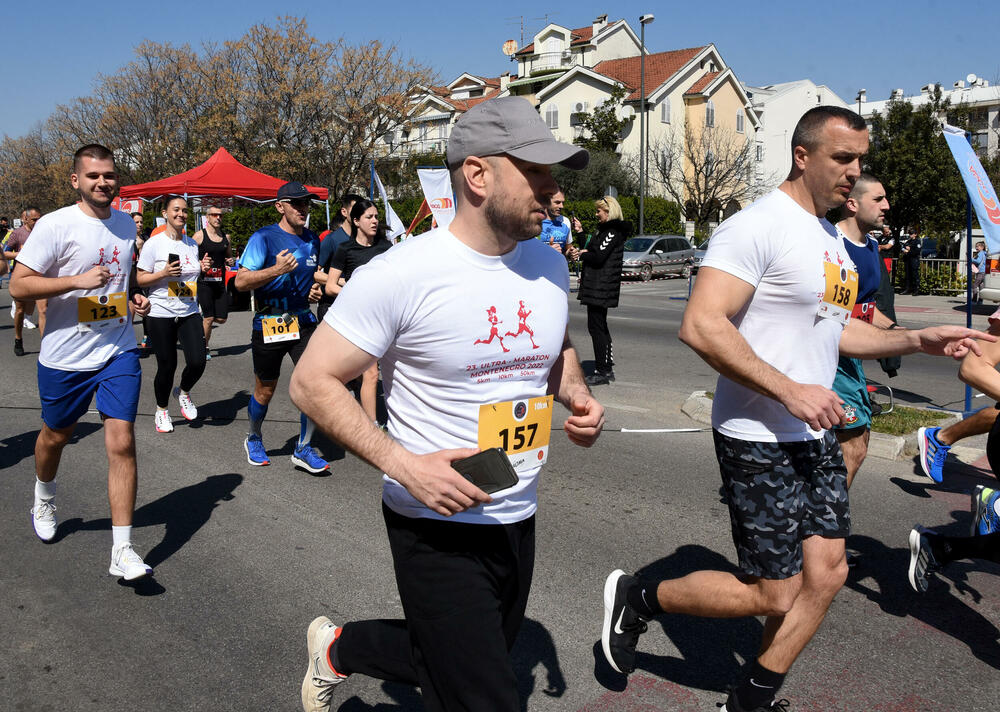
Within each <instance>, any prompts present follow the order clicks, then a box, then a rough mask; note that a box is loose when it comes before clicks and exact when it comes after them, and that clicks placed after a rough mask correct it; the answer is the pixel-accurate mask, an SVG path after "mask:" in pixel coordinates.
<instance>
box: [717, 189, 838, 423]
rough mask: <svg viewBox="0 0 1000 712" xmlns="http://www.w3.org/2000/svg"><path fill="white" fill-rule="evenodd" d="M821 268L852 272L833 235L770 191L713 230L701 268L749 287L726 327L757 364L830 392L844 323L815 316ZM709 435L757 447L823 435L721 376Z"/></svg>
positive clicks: (823, 279) (822, 222)
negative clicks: (712, 431) (745, 345)
mask: <svg viewBox="0 0 1000 712" xmlns="http://www.w3.org/2000/svg"><path fill="white" fill-rule="evenodd" d="M824 263H831V264H832V265H835V266H836V267H837V270H836V272H837V273H847V272H850V273H853V270H854V263H853V262H852V261H851V258H850V257H849V256H848V254H847V249H846V248H845V247H844V245H843V242H842V241H841V238H840V236H839V235H837V230H836V228H834V226H833V225H831V224H830V223H829V222H828V221H827V220H826V219H825V218H819V217H816V216H815V215H812V214H810V213H809V212H807V211H806V210H804V209H803V208H802V207H801V206H800V205H799V204H798V203H796V202H795V201H794V200H792V198H791V197H789V196H788V195H787V194H785V193H784V192H782V191H780V190H774V191H771V192H770V193H768V194H767V195H766V196H764V197H763V198H761V199H760V200H758V201H757V202H755V203H753V204H752V205H750V206H749V207H747V208H745V209H744V210H741V211H740V212H739V213H737V214H736V215H734V216H732V217H731V218H729V219H728V220H726V221H725V222H723V223H722V224H721V225H720V226H719V227H718V229H717V230H716V231H715V233H714V234H713V235H712V240H711V242H710V243H709V248H708V252H707V253H706V254H705V259H704V261H703V262H702V266H703V267H712V268H715V269H718V270H722V271H723V272H726V273H728V274H731V275H733V276H734V277H738V278H739V279H741V280H743V281H744V282H747V283H748V284H751V285H753V286H754V287H755V291H754V294H753V296H752V297H751V299H750V301H749V302H748V303H747V305H746V306H745V307H744V308H743V310H742V311H740V312H739V313H737V314H736V315H735V316H734V317H733V318H732V322H733V324H734V325H735V326H736V328H737V329H739V332H740V335H741V336H742V337H743V338H744V339H745V340H746V342H747V343H748V344H749V345H750V348H752V349H753V351H754V353H755V354H757V356H758V357H759V358H761V359H762V360H763V361H765V362H767V363H769V364H770V365H771V366H773V367H774V368H776V369H777V370H779V371H781V372H782V373H783V374H785V375H786V376H788V377H789V378H790V379H792V380H793V381H795V382H797V383H811V384H819V385H821V386H824V387H826V388H830V387H831V386H832V385H833V378H834V376H835V375H836V372H837V360H838V358H839V353H838V348H839V346H840V336H841V334H842V332H843V323H841V322H839V321H837V320H836V319H832V318H820V317H819V316H818V312H819V310H820V305H821V303H822V300H823V296H824V294H825V292H826V287H827V272H826V270H827V268H825V266H824ZM855 296H856V295H855ZM852 305H853V301H852ZM849 313H850V310H849V309H848V314H849ZM712 427H713V428H715V429H716V430H718V431H719V432H720V433H722V434H723V435H727V436H729V437H732V438H736V439H738V440H750V441H756V442H791V441H804V440H815V439H818V438H820V437H822V435H823V431H821V430H813V429H811V428H810V427H809V426H808V425H807V424H806V423H805V422H803V421H801V420H799V419H798V418H796V417H795V416H794V415H792V414H791V413H789V412H788V410H787V409H786V408H785V407H784V406H783V405H782V404H781V403H779V402H778V401H776V400H774V399H772V398H768V397H767V396H764V395H761V394H760V393H757V392H756V391H753V390H751V389H749V388H747V387H745V386H742V385H740V384H738V383H736V382H734V381H732V380H730V379H729V378H726V377H725V376H719V381H718V385H717V387H716V392H715V397H714V399H713V403H712Z"/></svg>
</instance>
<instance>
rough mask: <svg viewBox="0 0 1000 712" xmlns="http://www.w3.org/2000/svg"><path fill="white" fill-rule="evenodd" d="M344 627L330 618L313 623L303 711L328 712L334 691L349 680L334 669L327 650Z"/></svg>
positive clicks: (303, 695) (310, 632)
mask: <svg viewBox="0 0 1000 712" xmlns="http://www.w3.org/2000/svg"><path fill="white" fill-rule="evenodd" d="M341 630H342V628H339V627H338V626H335V625H334V624H333V623H331V622H330V619H329V618H327V617H326V616H320V617H319V618H316V619H314V620H313V622H312V623H310V624H309V631H308V632H307V633H306V647H307V648H308V649H309V667H308V668H306V675H305V677H304V678H303V679H302V709H303V712H325V711H326V710H329V709H330V708H331V706H332V704H333V688H334V687H336V686H337V685H339V684H340V683H342V682H343V681H344V680H346V679H347V675H342V674H341V673H339V672H337V671H336V670H334V669H332V668H331V667H330V662H329V658H328V655H327V651H328V650H329V649H330V646H331V645H332V644H333V642H334V641H335V640H337V638H339V637H340V631H341Z"/></svg>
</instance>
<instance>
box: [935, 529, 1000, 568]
mask: <svg viewBox="0 0 1000 712" xmlns="http://www.w3.org/2000/svg"><path fill="white" fill-rule="evenodd" d="M928 541H930V544H931V551H932V552H934V558H935V559H937V562H938V563H939V564H940V565H941V566H944V565H945V564H947V563H950V562H952V561H958V560H959V559H982V560H983V561H992V562H993V563H995V564H1000V532H993V533H992V534H984V535H982V536H968V537H966V536H944V535H943V534H933V535H931V536H930V537H928Z"/></svg>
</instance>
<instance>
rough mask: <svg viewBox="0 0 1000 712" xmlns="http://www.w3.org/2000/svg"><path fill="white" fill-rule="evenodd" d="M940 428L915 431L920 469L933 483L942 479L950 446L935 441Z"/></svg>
mask: <svg viewBox="0 0 1000 712" xmlns="http://www.w3.org/2000/svg"><path fill="white" fill-rule="evenodd" d="M939 430H941V428H920V430H918V431H917V444H918V445H919V446H920V467H921V469H923V471H924V474H925V475H927V476H928V477H930V478H931V479H932V480H934V481H935V482H941V480H943V479H944V459H945V458H946V457H948V451H949V450H951V445H945V444H944V443H942V442H940V441H939V440H938V439H937V434H938V431H939Z"/></svg>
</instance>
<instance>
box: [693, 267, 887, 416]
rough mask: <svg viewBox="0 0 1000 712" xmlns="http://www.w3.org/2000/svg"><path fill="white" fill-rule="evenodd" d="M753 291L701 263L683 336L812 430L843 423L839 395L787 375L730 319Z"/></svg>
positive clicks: (736, 378)
mask: <svg viewBox="0 0 1000 712" xmlns="http://www.w3.org/2000/svg"><path fill="white" fill-rule="evenodd" d="M755 290H756V288H755V287H754V285H752V284H750V283H748V282H744V281H743V280H742V279H740V278H739V277H735V276H733V275H731V274H729V273H728V272H724V271H722V270H720V269H715V268H713V267H702V268H701V269H700V270H698V279H697V280H696V281H695V286H694V292H693V293H692V294H691V300H690V301H689V302H688V306H687V309H685V310H684V319H683V321H682V322H681V328H680V332H679V334H678V336H679V337H680V340H681V341H683V342H684V343H685V344H687V345H688V346H690V347H691V348H692V349H693V350H694V351H695V353H697V354H698V355H699V356H701V358H703V359H704V360H705V361H706V362H707V363H708V365H710V366H711V367H712V368H714V369H715V370H716V371H718V372H719V373H721V374H722V375H723V376H725V377H726V378H729V379H730V380H733V381H735V382H736V383H739V384H741V385H743V386H746V387H747V388H750V389H751V390H754V391H756V392H757V393H760V394H762V395H765V396H767V397H768V398H773V399H774V400H776V401H778V402H779V403H781V404H782V405H783V406H784V407H785V408H786V409H787V410H788V412H789V413H791V414H792V415H794V416H795V417H796V418H798V419H799V420H802V421H804V422H806V423H808V424H809V427H811V428H812V429H813V430H825V429H829V428H831V427H833V426H834V425H837V424H839V423H840V422H841V418H842V416H843V410H842V409H841V407H840V404H841V403H842V402H843V401H841V399H840V398H838V397H837V394H836V393H834V392H833V391H831V390H830V389H829V388H824V387H823V386H820V385H816V384H812V383H796V382H795V381H793V380H792V379H790V378H788V376H786V375H785V374H783V373H781V372H780V371H779V370H778V369H776V368H774V367H773V366H771V365H770V364H769V363H767V362H766V361H764V360H762V359H761V358H760V357H759V356H757V354H756V353H754V350H753V349H752V348H750V345H749V344H748V343H747V342H746V339H744V338H743V336H742V335H741V334H740V332H739V330H738V329H737V328H736V327H735V326H734V325H733V323H732V321H730V319H731V318H732V317H733V316H734V315H735V314H737V313H738V312H739V311H740V310H741V309H743V307H744V306H745V305H746V304H747V302H749V301H750V299H751V298H752V297H753V294H754V292H755ZM866 326H867V324H866Z"/></svg>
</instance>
